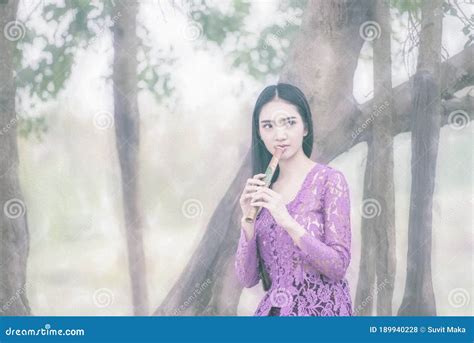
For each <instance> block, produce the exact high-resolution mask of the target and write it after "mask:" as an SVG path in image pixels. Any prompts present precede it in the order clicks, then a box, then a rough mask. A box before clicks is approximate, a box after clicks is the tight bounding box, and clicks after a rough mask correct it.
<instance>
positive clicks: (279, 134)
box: [275, 127, 287, 142]
mask: <svg viewBox="0 0 474 343" xmlns="http://www.w3.org/2000/svg"><path fill="white" fill-rule="evenodd" d="M286 138H287V134H286V130H285V127H277V129H276V130H275V139H276V140H277V141H278V142H283V141H285V140H286Z"/></svg>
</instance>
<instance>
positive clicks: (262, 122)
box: [260, 116, 296, 124]
mask: <svg viewBox="0 0 474 343" xmlns="http://www.w3.org/2000/svg"><path fill="white" fill-rule="evenodd" d="M285 119H296V117H295V116H293V117H286V118H285ZM272 121H273V120H261V121H260V123H261V124H266V123H271V122H272Z"/></svg>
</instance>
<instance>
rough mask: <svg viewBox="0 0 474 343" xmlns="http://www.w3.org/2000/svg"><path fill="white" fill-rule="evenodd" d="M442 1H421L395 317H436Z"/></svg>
mask: <svg viewBox="0 0 474 343" xmlns="http://www.w3.org/2000/svg"><path fill="white" fill-rule="evenodd" d="M441 5H442V0H424V1H423V2H422V5H421V16H422V19H421V20H422V21H421V33H420V49H419V54H418V66H417V72H418V73H417V74H418V75H417V77H416V78H415V82H414V86H415V89H414V97H413V114H414V115H413V123H412V125H413V129H412V139H411V142H412V144H411V146H412V159H411V173H412V186H411V196H410V214H409V224H408V253H407V254H408V256H407V278H406V283H405V294H404V297H403V301H402V304H401V306H400V309H399V310H398V315H410V316H435V315H436V302H435V297H434V291H433V283H432V277H431V239H432V203H433V191H434V185H435V179H436V160H437V155H438V144H439V134H440V125H441V91H440V87H439V83H440V82H439V79H440V62H441V32H442V10H441Z"/></svg>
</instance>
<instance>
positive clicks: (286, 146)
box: [276, 144, 289, 149]
mask: <svg viewBox="0 0 474 343" xmlns="http://www.w3.org/2000/svg"><path fill="white" fill-rule="evenodd" d="M276 147H277V148H282V149H286V148H288V147H289V145H288V144H285V145H277V146H276Z"/></svg>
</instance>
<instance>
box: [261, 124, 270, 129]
mask: <svg viewBox="0 0 474 343" xmlns="http://www.w3.org/2000/svg"><path fill="white" fill-rule="evenodd" d="M262 127H263V128H264V129H267V128H271V127H272V124H270V123H265V124H263V125H262Z"/></svg>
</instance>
